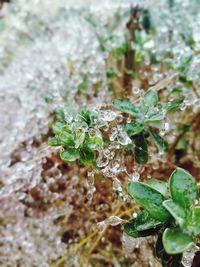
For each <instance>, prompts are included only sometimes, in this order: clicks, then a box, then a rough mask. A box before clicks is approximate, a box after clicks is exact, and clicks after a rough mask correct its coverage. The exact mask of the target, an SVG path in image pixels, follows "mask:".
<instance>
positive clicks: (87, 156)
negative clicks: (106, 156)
mask: <svg viewBox="0 0 200 267" xmlns="http://www.w3.org/2000/svg"><path fill="white" fill-rule="evenodd" d="M94 159H95V153H94V151H92V150H91V149H90V148H89V147H87V146H84V147H83V148H82V149H81V150H80V160H81V162H82V163H83V164H88V165H90V164H91V163H92V162H93V161H94Z"/></svg>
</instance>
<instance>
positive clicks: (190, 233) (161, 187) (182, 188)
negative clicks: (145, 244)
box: [124, 168, 200, 266]
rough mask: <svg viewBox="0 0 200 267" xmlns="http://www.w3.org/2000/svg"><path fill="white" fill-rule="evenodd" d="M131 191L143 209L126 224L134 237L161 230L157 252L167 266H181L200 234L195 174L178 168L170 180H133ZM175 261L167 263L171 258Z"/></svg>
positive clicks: (199, 213)
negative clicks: (171, 263) (182, 259)
mask: <svg viewBox="0 0 200 267" xmlns="http://www.w3.org/2000/svg"><path fill="white" fill-rule="evenodd" d="M128 193H129V194H130V196H131V197H132V198H133V199H134V200H135V201H136V202H137V203H138V204H139V206H140V207H141V212H140V213H139V214H138V216H137V217H136V218H134V219H132V220H131V221H130V222H128V223H126V224H125V225H124V232H125V233H126V234H127V235H129V236H132V237H135V238H137V237H143V236H148V235H151V234H155V233H158V234H159V237H158V240H157V243H156V255H157V257H158V258H160V259H161V261H162V263H163V266H178V265H176V264H177V262H180V261H181V258H182V253H183V252H184V251H187V250H189V249H191V248H192V247H194V246H195V244H196V240H197V237H198V236H199V234H200V206H198V205H197V204H198V199H199V191H198V187H197V183H196V181H195V178H194V177H193V176H192V175H191V174H190V173H188V172H187V171H185V170H184V169H181V168H177V169H176V170H175V171H174V172H173V173H172V174H171V176H170V179H169V182H168V183H167V182H165V181H160V180H157V179H151V180H149V181H147V182H146V183H143V182H131V183H129V185H128ZM171 259H173V260H172V262H174V264H175V265H167V264H168V261H169V260H170V261H171Z"/></svg>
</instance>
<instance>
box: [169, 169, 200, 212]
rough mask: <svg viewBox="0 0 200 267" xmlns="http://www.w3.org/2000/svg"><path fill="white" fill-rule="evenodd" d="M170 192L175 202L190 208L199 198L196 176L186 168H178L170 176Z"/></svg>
mask: <svg viewBox="0 0 200 267" xmlns="http://www.w3.org/2000/svg"><path fill="white" fill-rule="evenodd" d="M170 192H171V195H172V199H173V201H174V202H176V203H177V204H179V205H180V206H182V207H183V208H185V209H187V208H189V207H190V206H191V205H192V204H194V202H195V200H197V198H198V188H197V184H196V180H195V178H194V177H193V176H192V175H191V174H190V173H189V172H187V171H185V170H184V169H181V168H177V169H176V170H175V171H174V172H173V173H172V174H171V176H170Z"/></svg>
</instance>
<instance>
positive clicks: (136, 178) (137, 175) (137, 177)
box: [131, 172, 140, 181]
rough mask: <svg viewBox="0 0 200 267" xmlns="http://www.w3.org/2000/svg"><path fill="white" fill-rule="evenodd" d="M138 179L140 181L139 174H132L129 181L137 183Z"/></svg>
mask: <svg viewBox="0 0 200 267" xmlns="http://www.w3.org/2000/svg"><path fill="white" fill-rule="evenodd" d="M139 179H140V174H139V172H134V173H133V174H132V177H131V180H132V181H138V180H139Z"/></svg>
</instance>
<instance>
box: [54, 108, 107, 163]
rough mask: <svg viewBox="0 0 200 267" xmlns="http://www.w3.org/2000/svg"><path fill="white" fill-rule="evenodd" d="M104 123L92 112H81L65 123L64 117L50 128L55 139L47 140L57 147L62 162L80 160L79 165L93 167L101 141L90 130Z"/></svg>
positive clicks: (60, 117) (99, 137)
mask: <svg viewBox="0 0 200 267" xmlns="http://www.w3.org/2000/svg"><path fill="white" fill-rule="evenodd" d="M96 124H98V125H99V127H101V126H103V125H104V123H103V122H102V121H100V120H99V119H98V114H97V113H96V112H95V111H92V110H83V111H81V112H80V113H79V114H78V115H77V116H76V117H75V118H72V119H71V120H69V121H67V120H65V117H64V115H63V116H59V120H58V121H57V122H55V123H54V124H53V126H52V129H53V132H54V134H55V137H53V138H52V139H50V140H49V144H50V145H51V146H59V147H61V149H60V158H61V159H62V160H63V161H64V162H73V161H75V160H77V159H80V161H81V163H83V164H86V165H93V164H94V163H95V158H96V151H97V149H99V148H100V147H101V146H102V144H103V140H102V138H101V136H94V134H93V132H92V129H94V127H95V125H96Z"/></svg>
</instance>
